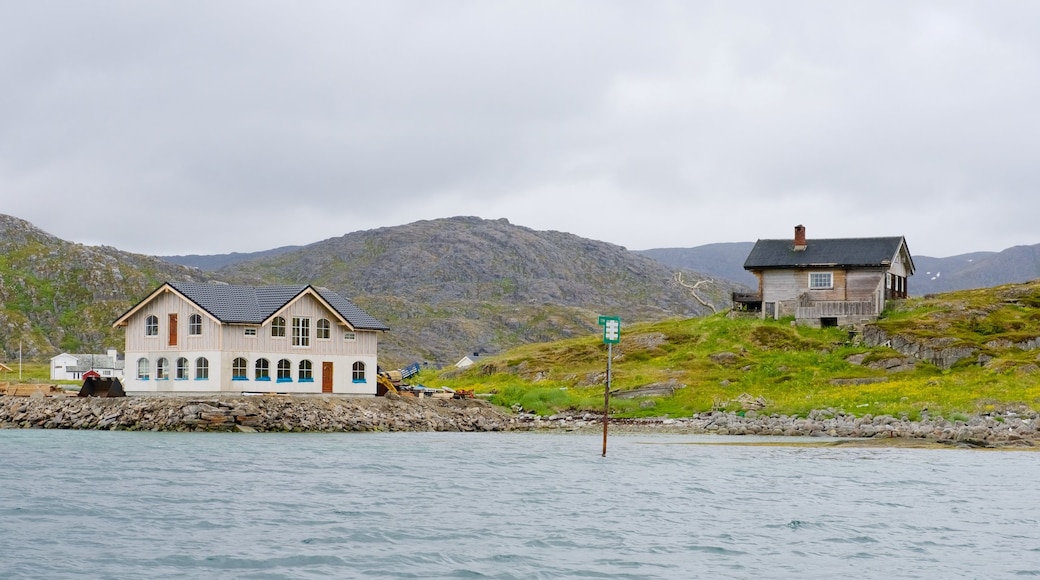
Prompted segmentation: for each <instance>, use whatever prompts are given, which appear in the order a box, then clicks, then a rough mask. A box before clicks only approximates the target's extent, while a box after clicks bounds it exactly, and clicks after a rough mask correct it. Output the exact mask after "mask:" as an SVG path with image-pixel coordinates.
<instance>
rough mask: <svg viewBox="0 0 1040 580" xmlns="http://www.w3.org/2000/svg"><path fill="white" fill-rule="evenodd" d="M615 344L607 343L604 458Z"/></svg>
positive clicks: (604, 455) (604, 454)
mask: <svg viewBox="0 0 1040 580" xmlns="http://www.w3.org/2000/svg"><path fill="white" fill-rule="evenodd" d="M613 346H614V343H612V342H608V343H607V386H606V387H604V388H603V457H606V456H607V425H608V424H609V423H610V363H611V361H612V360H613V358H614V349H613Z"/></svg>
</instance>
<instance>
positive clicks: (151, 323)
mask: <svg viewBox="0 0 1040 580" xmlns="http://www.w3.org/2000/svg"><path fill="white" fill-rule="evenodd" d="M144 335H145V336H148V337H153V336H159V317H158V316H156V315H154V314H152V315H149V316H148V317H146V318H145V319H144Z"/></svg>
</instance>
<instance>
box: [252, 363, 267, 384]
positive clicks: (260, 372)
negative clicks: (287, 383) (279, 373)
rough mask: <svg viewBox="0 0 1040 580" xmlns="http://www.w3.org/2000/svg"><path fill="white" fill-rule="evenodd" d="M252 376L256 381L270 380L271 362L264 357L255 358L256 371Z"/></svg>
mask: <svg viewBox="0 0 1040 580" xmlns="http://www.w3.org/2000/svg"><path fill="white" fill-rule="evenodd" d="M253 378H254V379H256V380H258V381H269V380H271V363H270V361H268V360H267V359H266V358H258V359H256V372H255V373H254V375H253Z"/></svg>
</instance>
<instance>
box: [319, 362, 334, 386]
mask: <svg viewBox="0 0 1040 580" xmlns="http://www.w3.org/2000/svg"><path fill="white" fill-rule="evenodd" d="M321 392H323V393H331V392H332V363H331V362H328V361H326V362H323V363H321Z"/></svg>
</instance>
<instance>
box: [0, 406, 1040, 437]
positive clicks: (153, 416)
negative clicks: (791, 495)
mask: <svg viewBox="0 0 1040 580" xmlns="http://www.w3.org/2000/svg"><path fill="white" fill-rule="evenodd" d="M601 425H602V415H599V414H596V413H569V414H568V413H564V414H559V415H553V416H551V417H539V416H537V415H532V414H529V413H518V414H511V413H509V412H507V411H504V410H502V409H500V408H498V407H495V406H494V405H491V404H490V403H488V402H486V401H482V400H479V399H464V400H453V399H447V400H445V399H415V398H407V397H375V398H344V397H266V396H260V397H232V396H206V397H157V396H156V397H151V396H149V397H125V398H113V399H106V398H93V397H91V398H79V397H43V396H33V397H13V396H0V428H9V429H10V428H25V429H32V428H36V429H95V430H127V431H262V432H288V431H518V430H522V431H539V430H556V431H560V430H562V431H578V432H586V431H588V432H592V431H596V430H599V429H600V428H601ZM610 429H611V432H612V433H617V434H620V433H626V432H627V433H631V432H641V433H648V432H659V433H688V434H714V435H766V436H801V437H837V438H848V439H872V440H878V439H893V440H920V441H934V442H939V443H946V444H953V445H958V446H963V447H1023V448H1029V447H1037V448H1040V416H1038V415H1037V414H1036V413H1029V414H1019V413H1015V412H1011V411H1008V412H1004V413H998V414H990V415H977V416H972V417H964V418H961V419H945V418H942V417H934V418H932V417H926V418H924V419H922V420H920V421H910V420H908V419H904V418H896V417H890V416H887V415H884V416H871V415H865V416H861V417H856V416H852V415H844V414H841V413H833V412H827V411H814V412H812V413H810V414H809V416H808V417H804V418H801V417H787V416H773V415H759V414H757V413H755V412H753V411H752V412H748V413H746V414H744V415H738V414H736V413H723V412H712V413H699V414H695V415H693V416H692V417H685V418H677V419H661V418H656V419H611V425H610Z"/></svg>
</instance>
